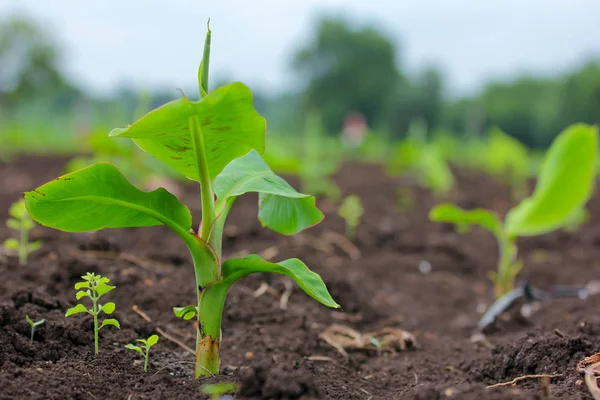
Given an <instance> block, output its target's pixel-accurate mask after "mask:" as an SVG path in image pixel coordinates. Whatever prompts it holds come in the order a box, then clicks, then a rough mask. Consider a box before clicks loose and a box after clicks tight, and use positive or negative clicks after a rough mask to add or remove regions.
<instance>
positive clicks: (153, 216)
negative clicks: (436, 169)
mask: <svg viewBox="0 0 600 400" xmlns="http://www.w3.org/2000/svg"><path fill="white" fill-rule="evenodd" d="M25 199H26V201H27V209H28V210H29V212H30V214H31V216H32V217H33V219H35V220H36V221H38V222H39V223H41V224H42V225H46V226H50V227H52V228H56V229H60V230H63V231H67V232H84V231H91V230H99V229H104V228H126V227H138V226H155V225H162V224H165V225H168V226H169V227H170V228H171V229H173V230H175V231H177V232H181V231H187V230H189V229H190V227H191V225H192V217H191V214H190V211H189V210H188V209H187V207H186V206H184V205H183V204H181V203H180V202H179V200H177V198H176V197H175V196H173V195H172V194H171V193H169V192H167V191H166V190H165V189H163V188H159V189H156V190H154V191H152V192H143V191H141V190H138V189H137V188H135V187H134V186H133V185H131V184H130V183H129V182H128V181H127V179H125V177H124V176H123V174H121V173H120V172H119V170H118V169H117V168H116V167H115V166H114V165H112V164H107V163H100V164H94V165H92V166H90V167H87V168H84V169H81V170H79V171H75V172H72V173H70V174H67V175H64V176H62V177H59V178H57V179H55V180H53V181H50V182H48V183H46V184H45V185H42V186H40V187H39V188H37V189H36V190H34V191H32V192H27V193H25Z"/></svg>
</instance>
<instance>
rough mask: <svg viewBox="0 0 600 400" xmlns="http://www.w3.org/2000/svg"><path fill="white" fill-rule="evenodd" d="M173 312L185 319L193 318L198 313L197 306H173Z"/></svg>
mask: <svg viewBox="0 0 600 400" xmlns="http://www.w3.org/2000/svg"><path fill="white" fill-rule="evenodd" d="M173 313H174V314H175V316H176V317H177V318H183V319H185V320H186V321H188V320H190V319H192V318H194V317H195V316H196V314H198V307H197V306H185V307H173Z"/></svg>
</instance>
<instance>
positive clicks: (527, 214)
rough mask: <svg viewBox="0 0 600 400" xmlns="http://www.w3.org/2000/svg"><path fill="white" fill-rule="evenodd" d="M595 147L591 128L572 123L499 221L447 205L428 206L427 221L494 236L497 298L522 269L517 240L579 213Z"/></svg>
mask: <svg viewBox="0 0 600 400" xmlns="http://www.w3.org/2000/svg"><path fill="white" fill-rule="evenodd" d="M597 146H598V129H597V128H596V127H594V126H590V125H585V124H575V125H572V126H570V127H568V128H567V129H565V130H564V131H563V132H562V133H561V134H560V135H558V136H557V137H556V139H554V141H553V143H552V146H551V147H550V149H549V150H548V152H547V153H546V156H545V158H544V162H543V164H542V167H541V170H540V173H539V175H538V179H537V184H536V187H535V190H534V192H533V194H532V195H531V196H530V197H528V198H525V199H524V200H522V201H521V202H520V203H519V204H518V205H516V206H515V207H513V208H512V209H511V210H510V211H509V212H508V214H507V215H506V218H505V220H504V223H503V222H502V221H501V220H500V218H499V217H498V216H497V215H496V214H495V213H494V212H492V211H488V210H484V209H475V210H470V211H465V210H463V209H461V208H459V207H457V206H455V205H453V204H441V205H438V206H436V207H434V208H433V209H432V210H431V212H430V215H429V217H430V219H431V220H432V221H437V222H450V223H454V224H457V227H458V228H460V229H459V230H461V231H465V230H468V229H469V228H470V226H471V225H479V226H481V227H483V228H485V229H487V230H488V231H490V232H491V233H493V234H494V236H495V237H496V240H497V241H498V248H499V252H500V260H499V262H498V270H497V272H494V273H492V279H493V281H494V286H495V293H496V297H497V298H499V297H501V296H502V295H504V294H505V293H507V292H509V291H510V290H512V289H513V288H514V282H515V278H516V276H517V274H518V273H519V271H520V270H521V268H522V263H521V261H519V260H517V246H516V239H517V237H519V236H537V235H541V234H544V233H548V232H552V231H554V230H556V229H560V228H562V227H564V226H565V225H568V224H569V223H572V221H573V218H574V215H575V216H576V215H578V214H581V210H582V209H583V207H584V206H585V203H586V202H587V201H588V199H589V198H590V196H591V194H592V192H593V187H594V179H595V164H596V159H597Z"/></svg>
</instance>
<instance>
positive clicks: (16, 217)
mask: <svg viewBox="0 0 600 400" xmlns="http://www.w3.org/2000/svg"><path fill="white" fill-rule="evenodd" d="M8 213H9V215H10V217H9V218H8V220H7V221H6V226H8V227H9V228H10V229H14V230H15V231H17V232H19V239H14V238H9V239H6V240H5V241H4V247H5V248H6V249H7V250H9V251H10V252H13V253H15V254H18V255H19V264H20V265H25V264H27V258H28V257H29V254H30V253H32V252H34V251H36V250H39V248H40V247H42V242H41V241H39V240H38V241H35V242H29V231H30V230H32V229H33V227H34V226H35V222H33V220H32V219H31V217H30V216H29V213H28V212H27V208H26V207H25V200H23V199H21V200H19V201H17V202H15V203H13V204H12V205H11V206H10V209H9V210H8Z"/></svg>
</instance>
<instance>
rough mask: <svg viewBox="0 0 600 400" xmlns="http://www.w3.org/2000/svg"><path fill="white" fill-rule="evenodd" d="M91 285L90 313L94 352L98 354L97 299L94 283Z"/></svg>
mask: <svg viewBox="0 0 600 400" xmlns="http://www.w3.org/2000/svg"><path fill="white" fill-rule="evenodd" d="M90 283H91V289H92V290H91V292H92V303H93V305H92V313H93V315H94V350H95V354H98V303H97V301H98V297H97V293H96V286H97V284H96V282H95V281H92V282H90Z"/></svg>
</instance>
